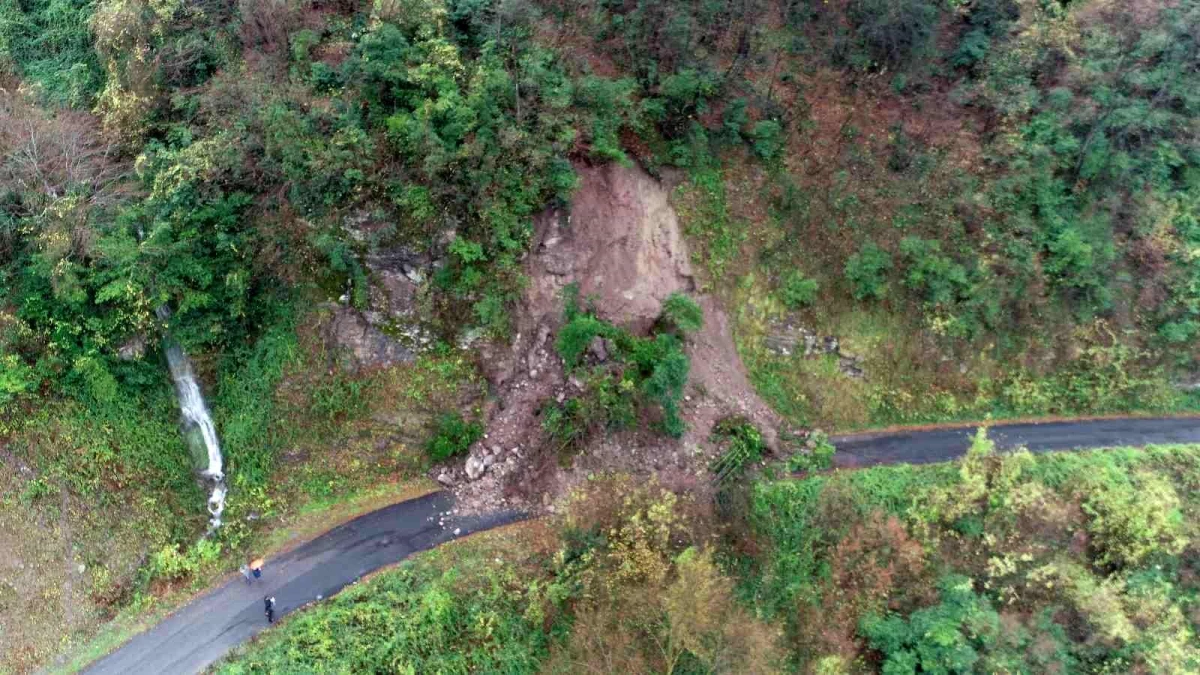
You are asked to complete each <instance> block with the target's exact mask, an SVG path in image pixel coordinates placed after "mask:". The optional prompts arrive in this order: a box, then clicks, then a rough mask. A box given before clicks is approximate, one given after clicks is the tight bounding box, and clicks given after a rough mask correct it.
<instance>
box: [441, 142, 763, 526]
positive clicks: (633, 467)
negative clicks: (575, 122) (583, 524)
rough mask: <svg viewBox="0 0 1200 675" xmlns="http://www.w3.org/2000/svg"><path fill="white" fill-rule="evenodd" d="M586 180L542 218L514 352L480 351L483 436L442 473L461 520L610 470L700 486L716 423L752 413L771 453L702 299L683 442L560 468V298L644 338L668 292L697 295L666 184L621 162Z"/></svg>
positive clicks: (661, 442)
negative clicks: (554, 424)
mask: <svg viewBox="0 0 1200 675" xmlns="http://www.w3.org/2000/svg"><path fill="white" fill-rule="evenodd" d="M579 173H580V178H581V185H580V188H579V190H578V191H577V192H576V194H575V197H574V199H573V200H572V202H571V204H570V208H569V210H566V211H563V210H559V209H554V210H548V211H546V212H544V213H542V214H540V215H539V216H538V217H537V218H536V220H535V242H534V248H533V251H532V255H530V257H529V259H528V261H527V270H528V274H529V279H530V283H529V286H528V287H527V289H526V292H525V295H524V297H523V298H522V302H521V305H520V308H519V313H518V316H517V320H516V323H517V333H516V335H515V336H514V338H513V340H512V342H511V344H510V345H497V344H489V345H485V346H482V347H481V348H480V352H481V353H480V355H481V360H482V363H483V366H484V369H485V374H486V376H487V377H488V380H489V382H490V383H491V385H492V391H493V393H494V394H495V397H494V399H493V402H492V403H491V404H490V406H489V408H488V409H487V410H485V414H486V416H487V436H486V437H485V438H484V439H483V440H482V441H481V442H480V443H479V444H477V446H476V447H475V448H473V449H472V451H471V455H470V457H468V459H467V461H466V464H465V465H464V466H460V467H456V468H454V469H447V470H442V471H439V472H438V474H437V477H438V480H439V481H440V482H442V483H443V484H444V485H448V486H455V489H456V492H457V493H458V497H459V504H458V508H459V509H460V510H462V511H466V512H472V511H479V510H487V509H490V508H497V507H504V506H514V505H515V506H524V507H531V506H532V507H536V506H537V505H538V504H540V503H543V495H547V494H550V495H553V494H555V493H561V491H563V490H565V489H567V488H568V487H569V486H570V485H572V484H574V483H575V482H577V481H579V480H582V479H584V478H585V477H586V476H587V475H588V474H589V473H592V472H595V471H602V470H606V469H616V470H621V471H628V472H633V473H638V474H651V473H654V474H659V475H660V477H662V478H664V479H666V480H667V482H668V483H671V484H687V482H690V483H693V484H699V483H703V482H704V481H705V480H706V478H705V476H706V475H707V473H706V467H707V466H708V463H709V461H711V458H712V455H713V453H714V452H715V449H714V448H713V447H712V444H711V443H710V442H709V441H708V437H709V435H710V433H711V430H712V426H713V424H714V423H715V422H716V421H717V420H719V419H721V418H723V417H725V416H728V415H744V416H746V417H747V418H749V419H750V420H752V421H753V422H754V423H755V424H756V425H758V426H759V428H761V429H762V430H763V431H764V435H765V437H766V439H767V441H768V442H769V444H771V445H773V444H774V441H775V437H776V433H775V430H776V428H777V427H778V422H779V420H778V418H777V417H776V415H775V414H774V413H773V412H772V411H771V409H770V408H769V407H768V406H767V405H766V404H765V403H763V402H762V401H761V400H760V399H759V398H758V396H757V395H756V394H755V393H754V390H753V388H752V387H751V385H750V383H749V380H748V378H747V376H746V372H745V369H744V368H743V366H742V363H741V360H740V359H739V358H738V355H737V350H736V348H735V346H734V342H733V338H732V335H731V333H730V330H729V322H728V319H727V318H726V315H725V313H724V311H723V310H722V309H721V307H720V306H719V305H718V304H717V302H716V301H715V300H714V299H712V298H708V297H698V298H697V300H698V302H699V303H700V305H701V307H702V308H703V309H704V316H705V327H704V329H703V330H701V331H700V332H699V333H698V334H696V335H694V336H692V337H691V338H690V339H689V344H688V346H687V351H688V354H689V356H690V357H691V360H692V374H691V377H690V379H689V383H688V388H687V396H686V398H685V401H684V404H683V406H682V410H681V414H682V416H683V418H684V421H685V422H686V423H687V425H688V432H687V433H686V434H685V435H684V437H683V438H681V439H678V440H675V439H670V438H667V437H664V436H661V435H658V434H652V433H647V432H630V433H624V434H620V435H617V436H612V437H608V438H603V439H599V440H597V441H596V442H595V444H594V445H593V447H592V448H589V451H588V452H585V453H583V454H582V455H580V456H579V457H577V458H576V461H575V462H574V465H573V467H572V468H570V469H563V468H561V467H559V466H558V462H557V457H556V456H555V455H554V453H553V452H551V451H549V450H547V449H546V448H545V445H546V444H545V439H544V436H543V432H542V429H541V423H540V418H539V412H540V410H541V408H542V407H543V406H545V405H547V404H549V403H552V402H554V401H562V400H564V399H565V398H566V397H569V396H572V395H574V394H575V393H577V392H576V389H575V387H576V386H577V384H576V383H574V382H572V381H571V379H569V378H567V377H566V375H565V374H564V372H563V366H562V362H561V360H560V359H559V358H558V355H557V354H556V353H555V350H554V336H555V335H556V334H557V332H558V329H559V328H560V327H561V325H562V322H563V289H564V288H565V287H566V286H567V285H569V284H572V283H575V284H578V285H579V289H580V293H581V296H582V297H583V298H584V300H585V301H586V302H588V303H589V304H590V305H591V306H592V307H593V308H594V310H595V311H596V313H597V314H598V315H599V316H600V317H601V318H604V319H606V320H608V321H611V322H613V323H615V324H618V325H622V326H625V327H626V328H628V329H629V330H631V331H633V332H635V333H642V334H644V333H646V332H647V331H649V329H650V328H651V326H652V325H653V324H654V322H655V320H656V319H657V318H658V316H659V315H660V314H661V312H662V302H663V300H664V299H666V297H667V296H668V295H670V294H671V293H674V292H691V291H693V290H694V288H695V284H694V283H693V279H692V268H691V263H690V259H689V255H688V250H687V244H686V242H685V240H684V238H683V236H682V233H681V230H680V227H679V221H678V218H677V217H676V214H675V210H674V209H673V208H672V207H671V205H670V203H669V200H668V192H667V190H666V189H665V188H664V187H663V186H662V185H661V184H660V183H658V182H657V181H656V180H654V179H653V178H652V177H650V176H649V175H647V174H646V173H645V172H644V171H642V170H641V169H638V168H630V167H622V166H619V165H615V164H614V165H608V166H604V167H596V168H591V167H588V168H581V169H580V170H579Z"/></svg>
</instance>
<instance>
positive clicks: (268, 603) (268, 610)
mask: <svg viewBox="0 0 1200 675" xmlns="http://www.w3.org/2000/svg"><path fill="white" fill-rule="evenodd" d="M263 613H264V614H266V615H267V623H275V597H274V596H268V597H265V598H263Z"/></svg>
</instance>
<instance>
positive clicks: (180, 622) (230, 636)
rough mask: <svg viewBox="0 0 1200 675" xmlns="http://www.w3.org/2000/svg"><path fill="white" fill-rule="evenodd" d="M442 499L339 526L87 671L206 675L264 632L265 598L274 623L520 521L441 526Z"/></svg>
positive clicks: (505, 518)
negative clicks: (392, 569)
mask: <svg viewBox="0 0 1200 675" xmlns="http://www.w3.org/2000/svg"><path fill="white" fill-rule="evenodd" d="M451 504H452V498H451V497H450V495H449V494H447V493H445V492H435V493H433V494H430V495H426V496H424V497H420V498H417V499H413V500H409V501H406V502H401V503H399V504H394V505H392V506H388V507H386V508H382V509H379V510H378V511H373V512H371V513H368V514H366V515H364V516H361V517H359V518H357V519H355V520H352V521H350V522H348V523H346V524H344V525H341V526H339V527H336V528H334V529H332V530H330V531H329V532H327V533H325V534H323V535H321V536H319V537H317V538H316V539H314V540H312V541H310V542H308V543H306V544H304V545H302V546H300V547H298V548H296V549H294V550H293V551H291V552H289V553H285V554H283V555H281V556H279V557H277V558H272V559H270V560H268V561H267V564H266V566H265V567H264V568H263V577H262V579H260V580H258V581H256V582H255V583H254V584H253V585H251V586H247V585H246V582H245V581H244V580H243V579H242V577H241V576H240V575H238V576H237V577H235V578H234V580H233V581H230V582H228V583H226V584H225V585H223V586H221V587H219V588H217V589H214V590H212V591H210V592H208V593H206V594H205V595H203V596H200V597H199V598H196V599H195V600H193V601H192V602H190V603H189V604H187V605H186V606H184V607H183V608H182V609H180V610H179V611H177V612H175V613H174V614H172V615H171V616H170V617H169V618H167V619H166V620H164V621H163V622H162V623H159V624H158V625H157V626H155V627H154V628H152V629H150V630H149V631H147V632H145V633H142V634H141V635H138V636H137V637H135V638H133V639H132V640H130V641H129V642H127V643H125V645H124V646H122V647H121V648H120V649H118V650H116V651H115V652H113V653H112V654H110V655H108V656H106V657H105V658H103V659H100V660H99V661H97V662H96V663H94V664H92V665H91V666H90V667H89V668H87V669H86V670H85V671H84V672H86V673H96V674H98V675H99V674H104V675H137V674H140V673H147V674H151V673H152V674H154V675H185V674H187V673H197V672H201V671H203V670H204V669H205V668H207V667H208V666H209V665H211V664H212V663H214V662H215V661H217V660H218V659H220V658H221V657H222V656H224V655H225V654H226V653H227V652H229V651H230V650H231V649H233V648H234V647H236V646H237V645H239V644H241V643H242V642H245V641H246V640H248V639H250V638H251V637H253V636H254V635H255V634H256V633H258V632H259V631H261V630H263V629H264V628H266V627H267V622H266V618H265V617H264V616H263V597H264V596H268V595H273V596H275V614H276V620H277V621H278V620H279V618H280V617H282V616H284V615H286V614H289V613H291V612H293V611H295V610H296V609H299V608H301V607H303V606H304V605H306V604H308V603H310V602H313V601H314V600H317V599H319V598H328V597H329V596H331V595H333V594H334V593H337V592H338V591H339V590H341V589H342V588H343V587H345V586H346V585H347V584H350V583H352V582H354V581H356V580H357V579H359V578H360V577H362V576H363V575H366V574H368V573H370V572H372V571H374V570H376V569H379V568H380V567H383V566H386V565H390V564H392V563H395V562H397V561H399V560H401V559H403V558H406V557H408V556H409V555H411V554H413V553H416V552H418V551H423V550H425V549H429V548H433V547H435V546H437V545H439V544H442V543H445V542H447V541H450V540H451V539H455V538H456V535H455V529H456V528H457V529H458V532H459V533H458V535H457V536H465V535H467V534H471V533H473V532H479V531H482V530H486V529H490V528H493V527H498V526H500V525H505V524H507V523H511V522H514V521H516V520H519V519H521V517H522V516H521V514H518V513H502V514H496V515H491V516H485V517H475V518H459V519H455V520H453V521H452V520H450V519H446V521H445V523H446V525H445V527H443V526H441V525H439V524H438V523H439V517H440V516H441V515H442V514H443V513H446V512H448V511H449V510H450V507H451Z"/></svg>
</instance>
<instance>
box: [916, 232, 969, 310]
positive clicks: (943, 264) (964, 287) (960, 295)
mask: <svg viewBox="0 0 1200 675" xmlns="http://www.w3.org/2000/svg"><path fill="white" fill-rule="evenodd" d="M900 251H901V253H903V254H904V257H905V258H907V262H908V270H907V272H906V273H905V275H904V284H905V285H906V286H908V287H909V288H912V289H914V290H917V291H920V292H921V293H923V294H924V296H925V300H926V301H927V302H929V303H931V304H934V305H951V304H953V303H955V302H957V301H958V300H960V299H964V298H965V297H967V296H968V294H969V292H970V287H971V283H970V280H969V278H968V277H967V269H966V268H965V267H963V266H962V265H960V264H959V263H957V262H955V261H954V260H953V259H951V258H950V257H949V256H946V255H944V254H942V248H941V244H939V243H938V242H936V241H930V240H928V239H920V238H918V237H905V238H904V240H903V241H901V242H900Z"/></svg>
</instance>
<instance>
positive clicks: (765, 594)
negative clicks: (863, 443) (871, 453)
mask: <svg viewBox="0 0 1200 675" xmlns="http://www.w3.org/2000/svg"><path fill="white" fill-rule="evenodd" d="M1198 482H1200V447H1198V446H1177V447H1151V448H1148V449H1145V450H1132V449H1128V450H1126V449H1117V450H1107V451H1094V452H1084V453H1054V454H1047V455H1030V454H1029V453H1027V452H1019V453H1016V454H997V453H995V451H994V449H993V447H992V443H991V442H990V441H988V439H987V437H986V434H985V433H983V432H980V433H979V434H977V435H976V437H975V439H974V441H973V443H972V447H971V450H970V452H969V453H968V455H967V457H966V458H965V459H963V460H961V461H959V462H956V463H954V464H949V465H933V466H926V467H919V468H912V467H887V468H876V469H868V470H864V471H858V472H851V473H846V474H834V475H832V476H817V477H812V478H807V479H805V480H803V481H799V482H798V483H797V482H780V483H776V484H770V485H765V486H762V487H761V488H760V489H759V490H758V491H757V494H756V496H755V498H754V504H753V506H754V509H755V511H754V516H753V521H754V522H755V523H756V524H757V525H756V531H757V533H758V535H759V537H760V538H761V541H766V542H769V543H768V545H767V549H766V552H765V553H764V555H763V556H761V557H760V559H759V561H758V562H759V566H758V567H757V568H756V570H755V572H754V574H753V575H751V576H750V577H749V578H748V579H747V580H746V582H745V583H746V585H747V587H748V589H749V590H751V591H752V592H753V594H754V597H756V598H758V599H759V602H761V603H762V605H763V607H764V609H765V611H766V612H767V614H768V615H769V616H776V617H780V618H782V617H784V616H787V613H788V612H790V611H792V608H794V607H798V608H800V612H801V614H800V617H801V619H800V620H797V621H795V622H793V623H789V629H788V638H789V640H790V641H791V642H792V644H794V645H796V648H797V655H798V657H799V658H800V660H801V661H802V662H803V663H806V664H811V666H812V667H817V665H818V664H821V663H826V662H828V663H830V664H833V663H836V661H829V659H830V658H831V655H834V656H836V657H840V658H842V659H847V660H853V659H855V658H860V657H861V656H862V654H861V653H860V652H859V650H858V648H857V647H856V646H855V645H854V643H853V642H852V641H848V639H849V637H848V636H853V635H854V633H855V631H856V630H857V631H858V634H859V636H860V637H866V638H868V639H869V641H870V643H871V645H872V647H873V648H874V649H876V650H878V651H879V652H881V654H882V656H884V657H885V658H886V661H887V663H889V664H891V665H889V666H888V667H889V668H900V667H901V666H904V667H906V668H907V667H908V666H911V667H913V668H917V667H920V668H924V669H929V668H931V667H934V666H935V664H936V663H941V664H942V666H943V667H947V668H950V666H949V665H947V664H958V665H957V666H954V667H953V668H950V670H951V671H952V672H966V671H962V670H961V669H962V668H966V669H967V670H971V669H974V671H983V672H1048V671H1055V670H1063V669H1065V670H1066V671H1068V672H1076V671H1089V672H1134V671H1145V672H1193V671H1195V670H1196V668H1200V641H1198V640H1197V634H1196V626H1195V625H1194V622H1193V621H1192V620H1190V619H1189V618H1188V617H1189V612H1191V603H1192V598H1194V597H1195V594H1196V593H1197V592H1198V591H1200V586H1198V585H1197V583H1196V580H1195V576H1194V572H1192V571H1191V563H1190V562H1189V556H1190V555H1191V551H1192V548H1190V546H1192V544H1191V543H1190V542H1192V541H1193V540H1194V537H1195V535H1196V531H1197V525H1196V522H1197V521H1196V519H1195V517H1194V516H1190V517H1189V514H1195V513H1197V512H1198V510H1200V501H1197V497H1196V492H1195V489H1194V486H1195V485H1197V483H1198ZM881 512H882V513H884V514H892V515H894V516H896V517H898V518H899V519H901V520H900V522H902V523H903V530H904V531H905V532H906V533H907V534H908V535H910V536H913V537H915V538H916V539H917V540H918V541H920V542H922V543H923V545H924V551H925V556H927V557H928V558H929V563H930V564H929V565H927V566H925V567H923V568H913V567H912V565H911V564H910V563H909V562H907V560H908V558H906V557H905V556H902V555H900V552H902V551H906V550H908V549H907V548H906V547H905V546H904V545H903V544H902V542H903V541H904V536H903V533H897V532H892V533H890V535H889V537H888V540H887V542H888V543H887V544H884V543H883V542H878V543H875V545H874V546H873V550H874V551H875V552H876V555H875V557H873V558H863V557H861V556H857V555H853V553H854V552H855V551H856V550H857V548H856V545H859V544H861V542H860V541H859V540H860V539H861V538H862V537H863V536H864V532H865V531H866V530H865V529H864V528H863V526H861V524H862V523H864V522H866V521H868V520H869V519H871V518H876V519H878V518H879V514H880V513H881ZM872 542H874V540H872ZM867 564H869V565H870V567H869V568H867V569H860V568H863V567H864V565H867ZM846 569H850V570H852V571H851V572H846V571H844V570H846ZM855 570H857V571H858V572H857V573H855V572H854V571H855ZM914 570H916V576H913V574H914ZM921 570H924V571H921ZM946 573H954V574H957V575H961V576H958V577H954V579H957V580H956V581H953V583H952V584H951V586H953V588H951V587H950V586H947V585H946V584H948V583H950V582H951V580H952V577H947V576H944V575H945V574H946ZM935 575H936V576H935ZM935 583H937V584H939V585H940V586H941V590H940V591H939V592H938V593H937V594H933V593H931V590H932V587H933V585H934V584H935ZM875 597H884V598H887V600H886V603H884V605H883V609H882V610H880V609H879V607H880V605H878V604H873V603H872V602H871V599H872V598H875ZM864 610H868V611H869V612H870V613H869V614H867V615H864V614H863V611H864ZM817 616H821V617H836V618H835V619H834V620H835V622H836V621H841V622H843V623H841V624H839V623H834V624H833V625H821V624H820V622H819V621H818V622H817V623H815V624H814V622H813V620H811V619H810V617H817ZM858 621H861V623H858ZM927 640H931V641H932V642H929V643H927V642H926V641H927ZM935 643H936V644H935ZM1034 645H1037V647H1036V648H1033V646H1034ZM971 664H973V665H971ZM830 667H833V666H832V665H831V666H830ZM955 668H958V669H959V670H955ZM905 672H907V670H905Z"/></svg>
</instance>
